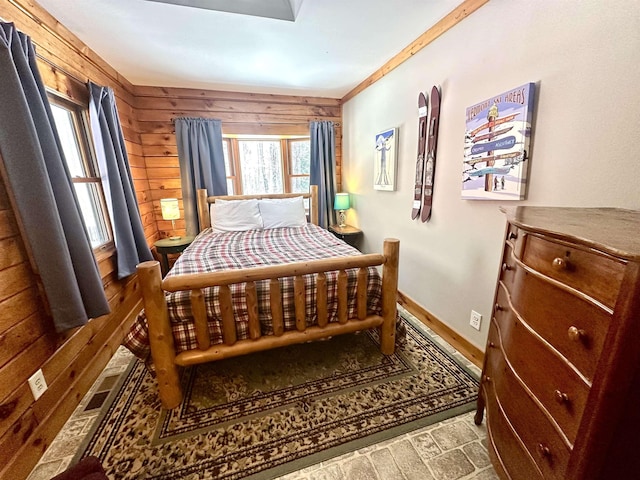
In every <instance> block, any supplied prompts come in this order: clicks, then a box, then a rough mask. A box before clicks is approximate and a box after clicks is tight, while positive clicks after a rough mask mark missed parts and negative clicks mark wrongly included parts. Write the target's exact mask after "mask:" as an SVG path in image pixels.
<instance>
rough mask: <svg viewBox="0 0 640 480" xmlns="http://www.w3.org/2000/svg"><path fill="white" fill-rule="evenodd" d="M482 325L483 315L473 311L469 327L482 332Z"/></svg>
mask: <svg viewBox="0 0 640 480" xmlns="http://www.w3.org/2000/svg"><path fill="white" fill-rule="evenodd" d="M480 323H482V315H480V314H479V313H478V312H476V311H475V310H471V318H470V319H469V325H471V326H472V327H473V328H475V329H476V330H480Z"/></svg>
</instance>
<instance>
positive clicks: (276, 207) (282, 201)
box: [258, 197, 307, 228]
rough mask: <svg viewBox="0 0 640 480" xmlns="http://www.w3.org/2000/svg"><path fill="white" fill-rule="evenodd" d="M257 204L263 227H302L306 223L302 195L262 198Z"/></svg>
mask: <svg viewBox="0 0 640 480" xmlns="http://www.w3.org/2000/svg"><path fill="white" fill-rule="evenodd" d="M258 204H259V206H260V215H261V216H262V224H263V226H264V228H280V227H303V226H304V225H306V224H307V215H306V214H305V211H304V200H303V198H302V197H291V198H264V199H262V200H259V201H258Z"/></svg>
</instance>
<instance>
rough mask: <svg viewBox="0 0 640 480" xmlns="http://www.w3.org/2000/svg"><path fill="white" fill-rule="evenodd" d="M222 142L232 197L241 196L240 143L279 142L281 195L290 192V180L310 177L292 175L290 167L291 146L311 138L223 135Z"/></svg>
mask: <svg viewBox="0 0 640 480" xmlns="http://www.w3.org/2000/svg"><path fill="white" fill-rule="evenodd" d="M222 141H223V142H226V144H227V152H228V153H229V162H228V163H229V166H230V168H231V170H232V171H231V172H226V174H227V175H226V178H227V180H231V181H232V184H233V189H234V191H233V195H243V189H242V168H241V166H240V142H241V141H256V142H260V141H262V142H273V141H279V142H280V163H281V165H280V166H281V171H282V185H283V190H284V191H283V193H293V192H291V180H292V179H294V178H304V177H310V176H311V172H309V174H294V173H291V172H292V170H293V169H292V168H291V167H292V165H291V157H292V156H291V144H292V143H293V142H296V141H311V137H309V136H306V135H223V136H222Z"/></svg>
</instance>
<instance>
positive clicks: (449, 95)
mask: <svg viewBox="0 0 640 480" xmlns="http://www.w3.org/2000/svg"><path fill="white" fill-rule="evenodd" d="M384 60H385V59H381V61H384ZM527 82H535V83H536V86H537V92H536V96H537V100H536V113H535V116H534V132H533V141H532V148H531V160H530V169H529V180H530V184H529V188H528V196H527V199H526V200H525V201H522V202H509V204H510V205H515V204H522V205H525V204H526V205H550V206H614V207H624V208H632V209H640V193H639V192H638V189H639V187H640V180H639V178H640V154H639V152H638V144H639V143H640V1H638V0H609V1H606V2H605V1H602V0H491V1H490V2H489V3H488V4H487V5H485V6H483V7H482V8H481V9H480V10H478V11H477V12H475V13H474V14H472V15H471V16H470V17H469V18H467V19H465V20H464V21H462V22H461V23H460V24H458V25H457V26H455V27H454V28H453V29H451V30H449V31H448V32H447V33H445V34H444V35H443V36H441V37H440V38H439V39H437V40H436V41H435V42H433V43H432V44H431V45H429V46H428V47H426V48H425V49H423V50H421V51H420V52H419V53H417V54H416V55H415V56H414V57H413V58H412V59H410V60H408V61H407V62H405V63H404V64H402V65H401V66H400V67H398V68H397V69H396V70H394V71H392V72H391V73H390V74H388V75H387V76H386V77H384V78H383V79H381V80H380V81H378V82H376V83H375V84H374V85H372V86H371V87H369V88H367V89H366V90H365V91H363V92H362V93H360V94H359V95H357V96H356V97H354V98H353V99H351V100H349V101H348V102H346V103H345V104H344V109H343V122H344V127H343V161H344V166H343V188H344V190H346V191H348V192H350V193H351V194H352V202H353V206H354V208H353V209H351V210H350V211H349V213H348V217H347V220H348V223H351V224H353V225H357V226H359V227H360V228H362V230H363V231H364V235H365V236H364V245H363V246H364V250H365V251H380V249H381V245H382V241H383V239H384V238H385V237H396V238H399V239H400V290H401V291H402V292H403V293H405V294H406V295H408V296H409V297H411V298H412V299H414V300H415V301H416V302H418V303H419V304H420V305H422V306H423V307H424V308H425V309H426V310H428V311H429V312H431V313H432V314H433V315H435V316H436V317H437V318H439V319H440V320H442V321H443V322H445V323H447V324H448V325H449V326H450V327H451V328H453V329H454V330H456V331H457V332H458V333H460V334H461V335H462V336H464V337H465V338H467V339H468V340H469V341H471V342H472V343H473V344H475V345H477V346H478V347H481V348H484V342H485V340H486V335H487V331H488V330H487V327H488V319H489V316H490V314H491V306H492V303H493V295H494V287H495V282H496V278H497V276H498V267H499V261H500V255H501V251H502V245H501V242H502V237H503V234H504V227H505V220H504V216H503V215H502V213H500V212H499V210H498V208H499V206H500V205H501V203H500V202H498V201H472V200H462V199H461V195H460V192H461V181H462V155H463V140H464V129H465V109H466V107H468V106H471V105H473V104H475V103H477V102H480V101H482V100H485V99H487V98H489V97H491V96H492V95H495V94H499V93H502V92H504V91H506V90H509V89H511V88H513V87H517V86H520V85H522V84H524V83H527ZM434 84H438V85H440V86H441V87H442V97H443V99H442V106H441V123H440V132H439V133H440V138H439V143H438V158H437V165H436V175H435V189H434V201H433V215H432V219H431V220H430V222H429V223H421V222H420V221H418V220H416V221H412V220H411V215H410V211H411V206H412V200H413V183H414V175H415V159H416V152H417V136H418V123H417V97H418V92H419V91H420V90H422V91H427V92H430V90H431V87H432V86H433V85H434ZM393 126H397V127H399V129H400V132H399V133H400V134H399V151H398V171H397V175H398V177H397V189H396V191H395V192H380V191H376V190H373V158H374V143H373V140H374V137H375V134H376V133H377V132H379V131H381V130H383V129H385V128H389V127H393ZM638 233H639V234H640V232H638ZM471 309H475V310H477V311H479V312H480V313H482V315H483V324H482V330H481V332H477V331H475V330H473V329H472V328H471V327H470V326H469V314H470V311H471Z"/></svg>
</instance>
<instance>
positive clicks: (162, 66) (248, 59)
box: [38, 0, 462, 98]
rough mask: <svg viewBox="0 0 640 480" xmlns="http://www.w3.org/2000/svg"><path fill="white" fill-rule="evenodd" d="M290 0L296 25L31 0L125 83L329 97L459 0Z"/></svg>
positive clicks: (131, 4) (203, 12)
mask: <svg viewBox="0 0 640 480" xmlns="http://www.w3.org/2000/svg"><path fill="white" fill-rule="evenodd" d="M183 1H184V0H183ZM191 1H192V2H193V1H194V0H191ZM231 1H232V2H238V0H231ZM247 1H248V0H243V2H245V3H246V2H247ZM259 1H262V2H264V0H259ZM279 1H283V0H279ZM289 1H290V2H291V6H292V9H293V11H294V13H295V15H296V19H295V21H286V20H279V19H274V18H266V17H264V16H252V15H247V14H238V13H229V12H227V11H215V10H208V9H203V8H193V7H188V6H184V5H171V4H168V3H164V2H162V1H147V0H83V1H82V2H78V1H77V0H38V2H39V3H40V4H41V5H42V6H43V7H44V8H45V9H46V10H47V11H48V12H49V13H51V14H52V15H53V16H54V17H56V19H58V20H59V21H60V22H61V23H62V24H63V25H64V26H65V27H67V28H68V29H69V30H71V31H72V32H73V33H74V34H75V35H77V36H78V37H79V38H80V39H81V40H82V41H83V42H84V43H85V44H87V45H88V46H89V47H90V48H91V49H92V50H94V51H95V52H96V53H97V54H98V55H100V56H101V57H102V58H103V59H104V60H106V61H107V62H108V63H109V64H110V65H111V66H112V67H114V68H115V69H116V70H117V71H118V72H119V73H121V74H122V75H123V76H124V77H125V78H127V80H129V81H130V82H131V83H133V84H134V85H154V86H166V87H185V88H202V89H211V90H233V91H242V92H254V93H276V94H288V95H306V96H322V97H333V98H341V97H343V96H344V95H345V94H346V93H348V92H349V91H350V90H351V89H353V88H354V87H355V86H356V85H358V84H359V83H360V82H361V81H363V80H364V79H365V78H367V77H368V76H369V75H371V74H372V73H373V72H375V71H376V70H377V69H378V68H380V67H381V66H382V65H384V64H385V63H386V62H387V61H388V60H389V59H391V58H392V57H393V56H394V55H396V54H397V53H398V52H400V51H401V50H402V49H403V48H404V47H406V46H407V45H409V44H410V43H411V42H412V41H413V40H415V39H416V38H417V37H419V36H420V35H421V34H422V33H424V32H425V31H426V30H428V29H429V28H430V27H431V26H432V25H433V24H434V23H436V22H437V21H438V20H440V19H441V18H442V17H444V16H445V15H446V14H448V13H449V12H450V11H451V10H453V9H454V8H455V7H457V6H458V4H460V3H461V1H462V0H396V1H393V2H392V1H389V0H289ZM205 2H206V0H198V2H195V3H197V4H200V5H201V4H203V3H205ZM216 3H219V2H216Z"/></svg>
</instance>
